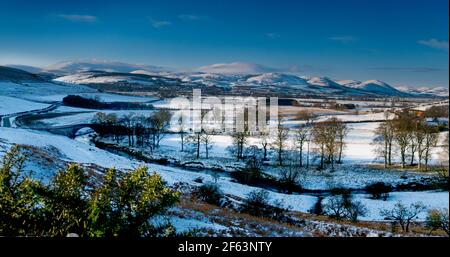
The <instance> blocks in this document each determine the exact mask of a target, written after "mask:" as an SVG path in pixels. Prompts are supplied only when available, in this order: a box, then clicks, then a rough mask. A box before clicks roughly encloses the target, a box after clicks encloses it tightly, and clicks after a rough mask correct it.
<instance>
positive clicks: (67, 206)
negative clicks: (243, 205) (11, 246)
mask: <svg viewBox="0 0 450 257" xmlns="http://www.w3.org/2000/svg"><path fill="white" fill-rule="evenodd" d="M25 160H26V156H24V155H23V154H22V153H21V151H20V148H19V147H17V146H16V147H13V148H12V149H11V151H10V152H8V153H7V154H6V155H5V156H4V159H3V162H2V166H0V236H57V237H59V236H66V235H68V234H71V233H75V234H77V235H78V236H83V237H98V236H100V237H114V236H122V237H124V236H125V237H140V236H152V235H166V233H168V232H169V231H173V230H172V229H169V228H170V226H161V227H155V226H153V224H152V223H151V218H152V217H154V216H155V215H163V214H164V213H165V211H166V210H167V209H168V208H170V207H171V206H173V205H174V204H175V203H176V202H177V201H178V199H179V193H178V192H174V191H172V190H171V189H169V188H168V187H166V185H165V183H164V182H163V180H162V179H161V177H160V176H159V175H158V174H156V173H154V174H150V173H149V172H148V170H147V168H145V167H140V168H137V169H135V170H133V171H130V172H126V173H122V172H120V171H118V170H115V169H110V170H108V171H107V172H106V174H105V175H104V176H103V177H102V178H98V180H97V181H94V179H93V178H92V177H88V176H87V173H86V171H85V170H83V169H82V168H81V167H80V166H78V165H76V164H72V165H69V166H68V167H67V169H65V170H61V171H59V172H58V173H57V174H56V175H55V176H54V177H53V178H52V179H51V181H50V182H48V183H46V184H43V183H42V182H41V181H38V180H35V179H33V177H32V174H28V173H25V172H24V169H23V167H24V162H25Z"/></svg>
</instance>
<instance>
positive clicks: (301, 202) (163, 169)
mask: <svg viewBox="0 0 450 257" xmlns="http://www.w3.org/2000/svg"><path fill="white" fill-rule="evenodd" d="M30 138H32V139H33V140H29V139H30ZM13 143H15V144H27V145H33V146H36V147H54V148H55V149H58V150H59V152H60V153H61V155H62V156H64V157H63V159H64V160H66V161H74V162H79V163H85V164H89V163H93V164H96V165H99V166H101V167H106V168H108V167H110V166H112V165H114V166H115V167H117V168H119V169H132V168H134V167H137V166H139V165H144V163H142V162H137V161H133V160H130V159H127V158H125V157H122V156H118V155H115V154H112V153H109V152H106V151H104V150H101V149H98V148H96V147H93V146H90V145H88V144H86V143H83V142H79V141H76V140H71V139H69V138H67V137H63V136H56V135H52V134H48V133H43V132H36V131H31V130H24V129H13V128H0V146H1V147H2V148H8V147H10V146H11V144H13ZM147 166H148V167H149V169H150V171H155V172H158V173H160V174H161V176H162V177H163V179H164V180H166V181H167V182H168V183H169V184H174V183H177V182H185V183H188V184H191V185H195V186H197V185H198V183H196V182H194V180H195V179H196V178H198V177H201V178H202V179H203V181H204V182H208V181H210V182H213V181H214V178H213V177H212V176H211V175H208V174H204V173H198V172H192V171H187V170H183V169H180V168H174V167H169V166H162V165H156V164H147ZM38 172H46V171H45V170H41V171H38ZM217 183H218V184H219V185H220V187H221V189H222V190H223V191H224V193H225V194H229V195H233V196H235V197H239V198H245V197H246V196H247V195H248V193H250V192H251V191H253V190H255V189H258V188H256V187H251V186H246V185H242V184H239V183H235V182H232V181H231V179H230V178H228V177H220V178H219V179H218V182H217ZM392 196H393V197H392V198H389V199H388V201H380V200H377V201H375V200H370V199H366V196H363V195H362V196H357V197H359V198H361V200H362V201H364V203H365V204H366V203H367V205H368V206H370V209H371V210H372V211H371V213H369V215H367V216H366V217H364V219H367V220H373V219H379V218H380V217H379V211H378V210H379V209H381V208H385V207H388V206H392V205H393V204H395V202H396V201H397V200H402V201H403V200H404V201H423V202H424V203H425V204H427V205H428V206H429V207H430V208H431V207H432V208H435V207H440V208H444V207H447V206H448V204H449V201H448V192H398V193H393V194H392ZM270 198H271V200H272V201H273V200H275V199H278V200H280V201H282V202H283V203H284V204H285V205H286V206H291V207H292V209H293V210H297V211H302V212H306V211H308V210H309V209H310V208H311V207H312V206H313V205H314V203H315V202H316V200H317V198H316V197H315V196H311V195H295V194H291V195H289V194H282V193H277V192H270Z"/></svg>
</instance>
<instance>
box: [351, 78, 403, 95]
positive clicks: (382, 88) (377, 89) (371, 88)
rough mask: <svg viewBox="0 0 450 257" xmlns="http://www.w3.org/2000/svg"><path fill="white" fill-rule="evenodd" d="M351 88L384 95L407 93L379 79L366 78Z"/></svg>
mask: <svg viewBox="0 0 450 257" xmlns="http://www.w3.org/2000/svg"><path fill="white" fill-rule="evenodd" d="M353 88H357V89H361V90H364V91H367V92H372V93H375V94H377V95H384V96H408V93H406V92H401V91H399V90H397V89H395V88H394V87H393V86H391V85H388V84H387V83H385V82H383V81H379V80H368V81H364V82H361V83H359V84H354V85H353Z"/></svg>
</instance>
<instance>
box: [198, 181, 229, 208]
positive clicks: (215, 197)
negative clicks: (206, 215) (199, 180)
mask: <svg viewBox="0 0 450 257" xmlns="http://www.w3.org/2000/svg"><path fill="white" fill-rule="evenodd" d="M194 196H195V197H196V198H197V199H199V200H202V201H204V202H206V203H209V204H214V205H218V206H220V205H221V202H222V198H223V193H222V191H221V190H220V188H219V186H218V185H217V184H213V183H208V184H203V185H201V186H199V187H198V188H197V189H196V190H195V191H194Z"/></svg>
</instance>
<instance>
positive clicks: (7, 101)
mask: <svg viewBox="0 0 450 257" xmlns="http://www.w3.org/2000/svg"><path fill="white" fill-rule="evenodd" d="M47 107H49V105H48V104H42V103H36V102H31V101H27V100H23V99H19V98H15V97H9V96H2V95H0V115H6V114H13V113H19V112H26V111H32V110H39V109H44V108H47Z"/></svg>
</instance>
